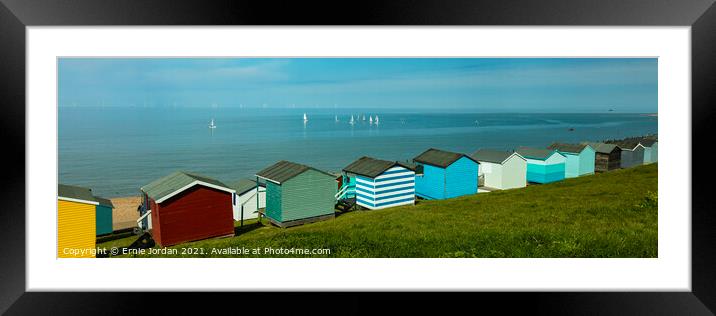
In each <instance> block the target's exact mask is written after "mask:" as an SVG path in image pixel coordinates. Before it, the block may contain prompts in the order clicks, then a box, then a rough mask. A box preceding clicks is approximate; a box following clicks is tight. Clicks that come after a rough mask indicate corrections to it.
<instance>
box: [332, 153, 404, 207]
mask: <svg viewBox="0 0 716 316" xmlns="http://www.w3.org/2000/svg"><path fill="white" fill-rule="evenodd" d="M343 173H344V174H345V175H346V177H347V178H349V179H351V182H353V183H355V192H356V203H357V204H358V205H360V206H362V207H365V208H367V209H371V210H375V209H382V208H386V207H393V206H398V205H408V204H414V203H415V170H414V167H413V166H411V165H409V164H407V163H403V162H399V161H388V160H380V159H375V158H371V157H361V158H359V159H358V160H356V161H354V162H352V163H351V164H349V165H348V166H346V167H345V168H343Z"/></svg>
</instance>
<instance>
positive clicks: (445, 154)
mask: <svg viewBox="0 0 716 316" xmlns="http://www.w3.org/2000/svg"><path fill="white" fill-rule="evenodd" d="M462 157H467V158H468V159H470V160H472V161H475V162H477V161H476V160H475V159H473V158H472V157H470V156H468V155H465V154H460V153H455V152H451V151H445V150H440V149H435V148H430V149H428V150H426V151H424V152H423V153H422V154H420V155H418V156H417V157H415V158H413V161H415V162H419V163H424V164H428V165H433V166H437V167H441V168H447V167H448V166H449V165H451V164H452V163H453V162H455V161H457V160H458V159H460V158H462Z"/></svg>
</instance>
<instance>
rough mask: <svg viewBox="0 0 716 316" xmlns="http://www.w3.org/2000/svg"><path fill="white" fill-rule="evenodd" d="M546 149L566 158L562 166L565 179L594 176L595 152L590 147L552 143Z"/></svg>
mask: <svg viewBox="0 0 716 316" xmlns="http://www.w3.org/2000/svg"><path fill="white" fill-rule="evenodd" d="M547 149H551V150H556V151H558V152H559V153H560V154H562V155H564V156H565V157H566V158H567V162H566V163H565V165H564V168H565V169H564V170H565V171H564V176H565V177H567V178H576V177H579V176H583V175H587V174H594V159H595V157H596V152H595V151H594V148H592V146H589V145H587V144H565V143H554V144H552V145H550V146H549V147H547Z"/></svg>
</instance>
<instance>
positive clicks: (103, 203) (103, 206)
mask: <svg viewBox="0 0 716 316" xmlns="http://www.w3.org/2000/svg"><path fill="white" fill-rule="evenodd" d="M94 199H95V201H97V203H99V204H97V205H96V206H95V211H96V212H97V215H96V217H95V222H96V225H97V229H96V234H97V236H99V235H106V234H111V233H112V231H113V229H112V209H114V205H112V201H110V200H108V199H104V198H101V197H98V196H95V197H94Z"/></svg>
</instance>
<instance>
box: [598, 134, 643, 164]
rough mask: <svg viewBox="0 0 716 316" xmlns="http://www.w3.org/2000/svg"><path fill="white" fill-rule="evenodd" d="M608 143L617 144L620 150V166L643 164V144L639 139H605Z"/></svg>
mask: <svg viewBox="0 0 716 316" xmlns="http://www.w3.org/2000/svg"><path fill="white" fill-rule="evenodd" d="M606 143H608V144H614V145H617V146H618V147H619V148H620V149H621V150H622V157H621V167H622V168H631V167H634V166H639V165H642V164H644V146H643V145H641V143H640V142H639V139H633V138H630V139H622V140H610V141H606Z"/></svg>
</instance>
